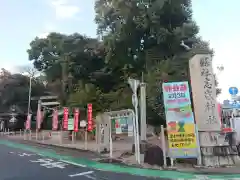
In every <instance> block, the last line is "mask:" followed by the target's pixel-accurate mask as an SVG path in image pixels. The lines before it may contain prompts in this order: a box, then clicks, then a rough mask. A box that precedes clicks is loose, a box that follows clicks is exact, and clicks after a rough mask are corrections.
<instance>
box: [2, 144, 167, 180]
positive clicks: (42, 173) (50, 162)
mask: <svg viewBox="0 0 240 180" xmlns="http://www.w3.org/2000/svg"><path fill="white" fill-rule="evenodd" d="M33 179H34V180H51V179H52V180H54V179H57V180H68V179H69V180H70V179H71V180H78V179H81V180H151V179H159V180H166V179H165V178H147V177H142V176H133V175H129V174H119V173H114V172H106V171H98V170H95V169H90V168H87V167H81V166H79V165H76V166H75V165H73V164H69V163H68V162H63V161H60V160H56V159H50V158H47V157H44V156H42V155H41V154H40V155H39V154H34V153H30V152H28V151H24V150H21V149H16V148H12V147H8V146H5V145H0V180H33Z"/></svg>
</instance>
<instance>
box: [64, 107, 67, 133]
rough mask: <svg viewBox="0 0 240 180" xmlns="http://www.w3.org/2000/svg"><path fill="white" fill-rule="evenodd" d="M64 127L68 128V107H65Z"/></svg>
mask: <svg viewBox="0 0 240 180" xmlns="http://www.w3.org/2000/svg"><path fill="white" fill-rule="evenodd" d="M63 129H64V130H67V129H68V108H67V107H65V108H63Z"/></svg>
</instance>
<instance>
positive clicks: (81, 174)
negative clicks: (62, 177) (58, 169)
mask: <svg viewBox="0 0 240 180" xmlns="http://www.w3.org/2000/svg"><path fill="white" fill-rule="evenodd" d="M92 173H93V171H87V172H82V173H78V174H71V175H68V176H69V177H76V176H86V175H88V174H92Z"/></svg>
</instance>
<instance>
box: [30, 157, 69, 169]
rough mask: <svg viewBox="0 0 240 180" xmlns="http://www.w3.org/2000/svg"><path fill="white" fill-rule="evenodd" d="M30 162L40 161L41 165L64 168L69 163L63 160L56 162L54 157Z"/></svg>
mask: <svg viewBox="0 0 240 180" xmlns="http://www.w3.org/2000/svg"><path fill="white" fill-rule="evenodd" d="M30 162H37V163H40V166H43V167H46V168H60V169H64V168H65V166H67V165H68V164H66V163H63V162H59V161H57V162H54V160H52V159H38V160H30Z"/></svg>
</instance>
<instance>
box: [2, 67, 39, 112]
mask: <svg viewBox="0 0 240 180" xmlns="http://www.w3.org/2000/svg"><path fill="white" fill-rule="evenodd" d="M43 92H44V86H43V85H42V84H40V83H39V82H37V81H35V80H33V83H32V96H41V95H42V94H43ZM28 93H29V77H27V76H24V75H22V74H11V73H10V72H8V71H6V70H5V69H2V72H1V76H0V97H1V98H0V106H1V107H4V108H6V109H8V108H9V107H10V106H11V105H18V106H20V107H21V108H23V109H24V110H26V109H27V106H28Z"/></svg>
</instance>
